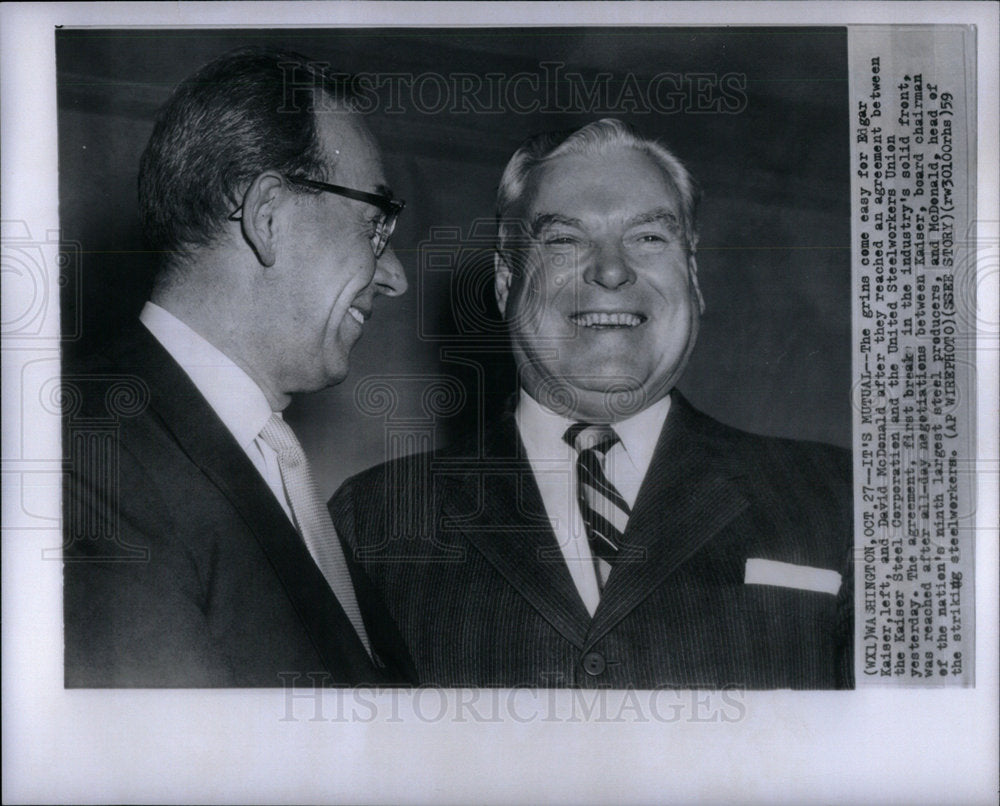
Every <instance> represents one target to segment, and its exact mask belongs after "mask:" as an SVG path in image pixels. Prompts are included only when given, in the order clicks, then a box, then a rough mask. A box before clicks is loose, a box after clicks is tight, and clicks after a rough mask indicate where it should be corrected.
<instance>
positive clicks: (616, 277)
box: [583, 244, 635, 291]
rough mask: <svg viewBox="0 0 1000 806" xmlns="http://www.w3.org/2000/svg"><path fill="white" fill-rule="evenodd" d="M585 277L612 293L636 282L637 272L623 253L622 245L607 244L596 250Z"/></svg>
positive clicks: (589, 281)
mask: <svg viewBox="0 0 1000 806" xmlns="http://www.w3.org/2000/svg"><path fill="white" fill-rule="evenodd" d="M583 276H584V280H586V282H588V283H595V284H597V285H600V286H603V287H604V288H607V289H610V290H612V291H613V290H615V289H617V288H621V286H623V285H630V284H631V283H634V282H635V272H633V271H632V269H631V267H630V266H629V264H628V261H627V260H626V258H625V255H624V254H623V253H622V247H621V244H605V245H604V246H602V247H600V248H599V249H598V250H596V252H595V253H594V255H593V258H592V260H591V263H590V265H589V266H588V267H587V269H586V271H585V272H584V275H583Z"/></svg>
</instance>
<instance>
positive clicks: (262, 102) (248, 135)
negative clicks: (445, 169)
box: [139, 48, 354, 266]
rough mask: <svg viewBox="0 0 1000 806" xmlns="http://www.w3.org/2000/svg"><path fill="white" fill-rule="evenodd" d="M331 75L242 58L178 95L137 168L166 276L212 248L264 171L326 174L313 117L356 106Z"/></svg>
mask: <svg viewBox="0 0 1000 806" xmlns="http://www.w3.org/2000/svg"><path fill="white" fill-rule="evenodd" d="M327 67H328V65H325V64H322V63H317V62H311V61H309V60H308V59H306V58H305V57H304V56H301V55H299V54H297V53H290V52H281V51H277V50H272V49H265V48H242V49H240V50H235V51H231V52H230V53H227V54H225V55H223V56H221V57H219V58H218V59H216V60H215V61H212V62H210V63H209V64H207V65H205V66H204V67H202V68H201V69H200V70H199V71H198V72H197V73H195V74H194V75H193V76H191V77H190V78H188V79H186V80H185V81H184V82H183V83H182V84H180V85H179V86H178V87H177V88H176V89H175V90H174V93H173V95H172V96H171V97H170V100H169V101H167V103H166V104H165V105H164V107H163V108H162V109H161V110H160V111H159V113H158V115H157V119H156V125H155V127H154V128H153V133H152V135H151V136H150V138H149V143H148V144H147V145H146V150H145V151H144V152H143V155H142V159H141V160H140V163H139V211H140V215H141V217H142V225H143V230H144V233H145V235H146V238H147V240H148V241H149V244H150V246H151V247H152V248H153V249H155V250H157V251H158V252H160V253H161V265H162V266H169V265H171V264H173V263H176V262H177V258H179V257H183V256H184V255H185V254H186V253H187V252H188V250H189V249H190V248H191V247H193V246H200V245H206V244H209V243H211V242H212V240H213V239H214V238H215V237H216V236H217V235H218V234H219V232H220V231H221V229H222V227H223V226H224V223H225V221H226V219H227V218H228V216H229V215H230V214H231V213H232V212H233V211H234V210H235V209H236V208H237V207H238V206H239V204H240V194H241V193H242V191H243V190H244V189H245V186H246V185H247V184H248V183H249V182H251V181H252V180H253V179H254V178H255V177H257V176H258V175H260V174H261V173H262V172H263V171H266V170H268V169H274V170H278V171H281V172H282V173H305V174H309V175H311V176H316V175H320V176H323V175H324V174H325V173H326V170H325V167H326V161H327V158H328V155H324V154H323V152H322V147H321V144H320V141H319V138H318V136H317V125H316V116H315V112H316V111H317V110H320V109H336V108H350V106H351V102H352V99H353V97H354V93H353V92H352V89H351V80H350V78H349V77H347V76H346V75H343V74H331V73H328V72H327V69H326V68H327ZM329 156H332V155H329Z"/></svg>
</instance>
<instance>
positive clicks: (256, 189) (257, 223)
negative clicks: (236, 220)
mask: <svg viewBox="0 0 1000 806" xmlns="http://www.w3.org/2000/svg"><path fill="white" fill-rule="evenodd" d="M283 188H284V181H283V180H282V178H281V176H280V175H279V174H276V173H272V172H267V173H262V174H261V175H260V176H258V177H257V178H256V179H254V180H253V182H252V183H251V184H250V187H249V188H247V192H246V193H245V194H244V196H243V214H242V216H241V217H240V222H241V225H242V228H243V237H244V238H246V240H247V243H249V244H250V246H251V248H252V249H253V251H254V253H255V254H256V255H257V259H258V260H259V261H260V262H261V265H263V266H267V267H271V266H273V265H274V261H275V257H276V253H277V218H276V215H275V214H276V212H277V208H278V203H279V201H280V200H281V191H282V189H283Z"/></svg>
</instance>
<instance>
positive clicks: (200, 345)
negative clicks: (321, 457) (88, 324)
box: [139, 302, 295, 524]
mask: <svg viewBox="0 0 1000 806" xmlns="http://www.w3.org/2000/svg"><path fill="white" fill-rule="evenodd" d="M139 321H140V322H142V323H143V324H144V325H145V326H146V328H147V329H148V330H149V332H150V333H152V334H153V336H154V337H155V338H156V340H157V341H158V342H160V344H162V345H163V348H164V349H165V350H166V351H167V352H168V353H170V355H171V356H173V358H174V360H175V361H176V362H177V363H178V364H180V365H181V368H182V369H183V370H184V372H186V373H187V376H188V377H189V378H190V379H191V381H192V383H194V385H195V386H196V387H197V388H198V391H199V392H201V394H202V397H204V398H205V400H207V401H208V405H209V406H211V407H212V409H213V410H214V411H215V413H216V414H217V415H219V419H220V420H222V423H223V425H225V426H226V428H228V429H229V432H230V433H231V434H232V435H233V436H234V437H235V438H236V441H237V442H238V443H239V445H240V447H241V448H242V449H243V451H244V452H245V453H246V455H247V456H248V457H249V458H250V461H251V462H253V466H254V467H256V468H257V472H259V473H260V475H261V477H262V478H263V479H264V481H265V482H267V486H268V487H270V488H271V492H273V493H274V497H275V498H277V499H278V503H280V504H281V506H282V508H283V509H284V510H285V514H286V515H287V516H288V519H289V520H290V521H292V523H293V524H294V522H295V521H294V519H293V518H292V508H291V505H290V504H289V503H288V499H287V497H286V496H285V488H284V485H283V484H282V482H281V470H280V469H279V468H278V454H277V453H275V451H274V449H273V448H272V447H271V446H270V445H268V444H267V443H266V442H264V440H263V439H261V438H260V431H261V429H262V428H263V427H264V426H265V425H266V424H267V421H268V420H269V419H271V406H270V404H269V403H268V402H267V397H266V396H265V395H264V392H263V391H261V388H260V387H259V386H257V384H256V383H254V381H253V379H251V378H250V376H249V375H247V374H246V372H244V371H243V370H242V369H240V368H239V367H238V366H236V364H234V363H233V362H232V361H231V360H230V359H229V358H228V357H227V356H226V355H225V354H224V353H222V352H221V351H220V350H218V349H217V348H216V347H213V346H212V345H211V344H209V343H208V342H207V341H206V340H205V339H204V338H202V337H201V336H200V335H198V334H197V333H195V332H194V331H193V330H192V329H191V328H190V327H188V326H187V325H186V324H184V323H183V322H182V321H181V320H180V319H178V318H177V317H176V316H174V315H173V314H172V313H170V312H169V311H166V310H164V309H163V308H161V307H160V306H159V305H156V304H155V303H153V302H147V303H146V305H145V307H144V308H143V309H142V313H140V314H139ZM275 413H276V414H278V416H279V417H280V416H281V414H280V412H275Z"/></svg>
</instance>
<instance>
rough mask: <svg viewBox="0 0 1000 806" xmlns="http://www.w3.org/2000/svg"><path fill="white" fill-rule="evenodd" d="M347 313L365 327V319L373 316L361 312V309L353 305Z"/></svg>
mask: <svg viewBox="0 0 1000 806" xmlns="http://www.w3.org/2000/svg"><path fill="white" fill-rule="evenodd" d="M347 312H348V313H349V314H350V315H351V316H352V317H353V318H354V321H355V322H357V323H358V324H359V325H363V324H364V323H365V319H367V318H368V317H369V316H371V314H366V313H365V312H364V311H362V310H360V309H359V308H355V307H354V306H353V305H352V306H351V307H350V308H348V309H347Z"/></svg>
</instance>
